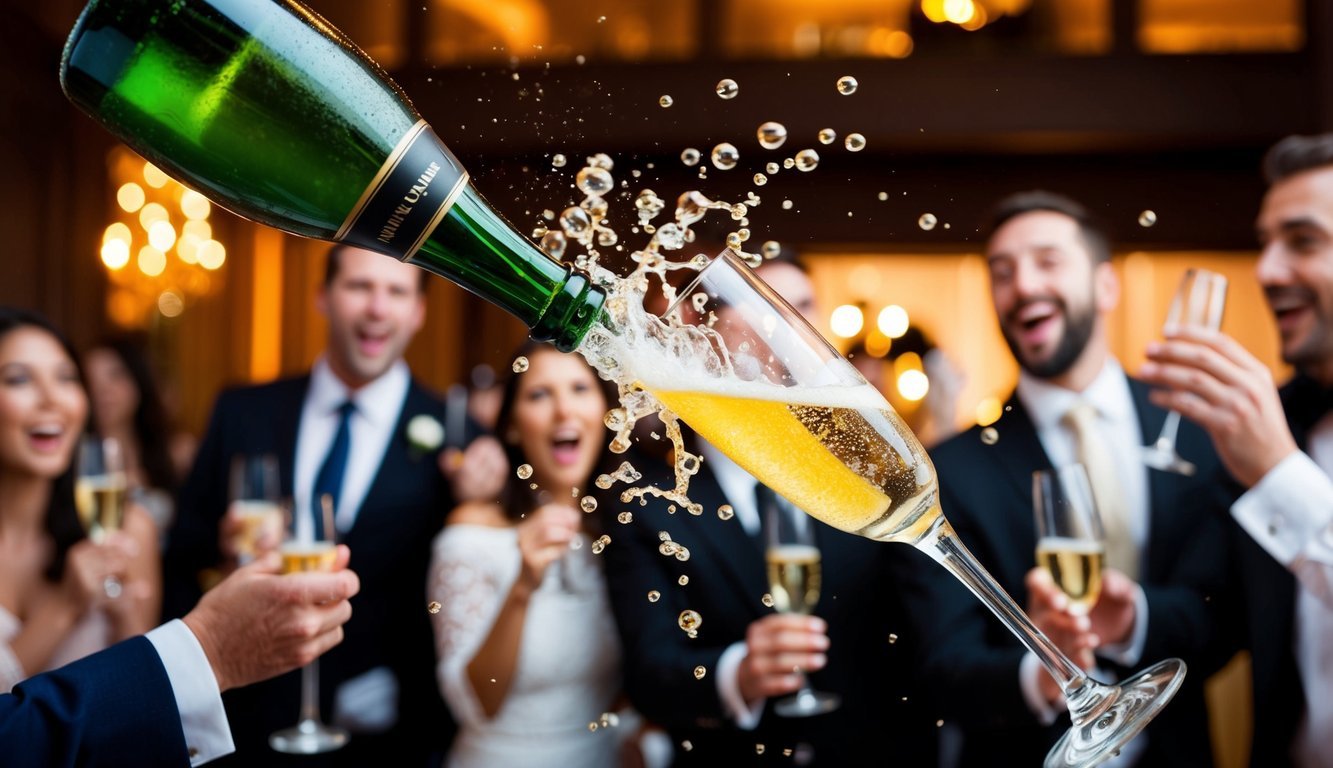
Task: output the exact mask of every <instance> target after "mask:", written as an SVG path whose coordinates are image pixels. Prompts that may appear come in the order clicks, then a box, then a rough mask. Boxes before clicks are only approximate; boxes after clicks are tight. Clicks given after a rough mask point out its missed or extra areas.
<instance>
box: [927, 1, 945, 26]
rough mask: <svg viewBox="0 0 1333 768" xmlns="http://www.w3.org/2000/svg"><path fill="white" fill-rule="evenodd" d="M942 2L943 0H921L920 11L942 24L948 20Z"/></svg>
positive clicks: (943, 2)
mask: <svg viewBox="0 0 1333 768" xmlns="http://www.w3.org/2000/svg"><path fill="white" fill-rule="evenodd" d="M944 4H945V0H921V12H922V13H924V14H925V15H926V18H927V19H930V20H931V21H933V22H935V23H936V24H943V23H944V22H946V21H948V20H949V17H948V16H946V15H945V13H944Z"/></svg>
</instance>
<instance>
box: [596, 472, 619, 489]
mask: <svg viewBox="0 0 1333 768" xmlns="http://www.w3.org/2000/svg"><path fill="white" fill-rule="evenodd" d="M615 482H616V481H615V478H613V477H611V476H610V475H598V476H597V479H596V480H594V481H593V485H596V486H597V487H598V488H601V489H602V490H604V491H605V490H606V489H607V488H610V487H611V486H612V485H613V484H614V483H615Z"/></svg>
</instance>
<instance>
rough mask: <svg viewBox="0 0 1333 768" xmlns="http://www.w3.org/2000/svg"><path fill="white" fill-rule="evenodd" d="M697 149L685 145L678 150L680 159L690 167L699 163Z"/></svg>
mask: <svg viewBox="0 0 1333 768" xmlns="http://www.w3.org/2000/svg"><path fill="white" fill-rule="evenodd" d="M699 158H700V154H699V150H697V149H695V148H694V147H686V148H685V149H682V150H681V151H680V161H681V162H682V163H684V164H686V165H688V166H690V167H693V166H696V165H698V164H699Z"/></svg>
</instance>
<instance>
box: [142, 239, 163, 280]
mask: <svg viewBox="0 0 1333 768" xmlns="http://www.w3.org/2000/svg"><path fill="white" fill-rule="evenodd" d="M166 268H167V255H166V254H165V253H163V252H161V251H159V250H158V249H156V248H154V247H153V246H151V245H145V246H144V247H142V248H140V249H139V271H140V272H142V273H144V274H145V275H147V276H149V277H157V276H158V275H160V274H162V270H164V269H166Z"/></svg>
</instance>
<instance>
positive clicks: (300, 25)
mask: <svg viewBox="0 0 1333 768" xmlns="http://www.w3.org/2000/svg"><path fill="white" fill-rule="evenodd" d="M60 82H61V85H62V86H63V88H64V90H65V93H66V95H68V96H69V98H70V99H71V100H72V101H73V102H74V103H75V104H76V105H78V106H79V107H80V108H81V109H83V110H84V111H85V112H87V113H88V114H90V115H91V116H92V117H93V118H94V119H96V120H97V121H98V122H100V123H101V124H102V125H103V126H104V127H106V128H107V129H108V130H110V131H111V132H112V133H114V134H115V135H116V136H117V137H119V138H120V139H121V140H122V141H124V142H125V143H126V144H128V145H129V146H131V147H132V148H134V149H135V151H137V152H138V153H139V154H141V155H143V156H144V157H146V158H147V159H149V160H150V161H152V162H153V163H154V164H156V165H157V166H158V167H160V168H162V169H163V170H165V171H167V172H168V173H170V174H172V175H173V176H175V177H176V178H177V179H179V180H180V181H182V182H184V183H185V184H187V185H189V186H191V187H193V188H194V189H196V190H197V191H199V192H200V193H202V194H203V195H205V196H206V197H208V198H209V199H211V200H213V201H214V202H215V203H217V204H218V205H221V206H223V207H224V208H227V209H229V210H231V211H233V212H235V213H237V214H239V215H241V216H244V217H246V218H248V219H252V220H254V221H257V222H260V223H262V224H267V225H269V226H272V227H276V228H278V229H281V230H284V231H286V232H290V233H293V234H296V235H302V236H305V237H313V238H319V239H323V240H335V241H340V242H346V243H349V244H352V245H356V246H359V247H362V248H367V249H370V250H374V251H378V252H380V253H384V254H387V255H390V256H393V257H394V258H398V259H402V260H406V261H407V262H409V263H411V264H415V265H417V266H419V267H422V268H423V269H426V270H429V271H431V272H434V273H435V274H438V275H441V276H443V277H445V278H448V279H449V280H452V281H453V282H455V283H458V284H459V285H461V286H463V287H464V288H466V289H468V290H469V291H472V292H473V293H475V294H477V295H479V296H481V297H483V298H485V299H488V300H490V301H491V302H493V303H495V304H497V305H499V306H500V307H501V308H503V309H505V310H507V311H508V312H510V313H512V314H513V315H515V316H516V317H518V318H519V319H520V320H522V321H523V322H524V323H526V324H527V326H528V327H529V328H530V329H531V331H532V336H533V337H534V338H536V339H539V340H541V341H550V342H552V343H554V344H555V345H556V346H557V347H559V348H560V349H562V350H565V351H569V350H571V349H574V348H575V347H577V346H578V344H579V342H580V340H581V339H582V338H583V335H584V334H585V333H586V332H587V330H588V329H589V328H590V327H591V326H592V324H593V323H595V322H596V321H597V319H598V317H600V316H601V312H600V309H601V305H602V303H603V301H604V300H605V293H604V292H603V291H602V290H601V289H600V288H597V287H595V286H593V285H592V284H591V283H590V282H589V280H588V279H587V277H586V276H584V275H583V274H581V273H578V272H575V271H574V270H572V269H571V268H569V267H567V266H565V265H562V264H560V263H558V262H556V261H555V260H553V259H552V258H550V257H549V256H547V255H546V254H545V253H542V252H541V251H540V250H539V249H537V248H536V247H535V246H533V244H532V243H531V242H529V241H528V240H527V239H526V238H524V237H523V236H522V235H521V234H519V233H518V232H516V231H514V229H513V228H512V227H511V226H510V225H509V224H508V223H507V222H506V221H505V220H504V219H503V218H502V217H501V216H500V214H499V213H498V212H496V211H495V210H494V209H492V208H491V207H490V206H489V205H488V204H487V203H486V201H485V200H483V199H482V197H481V195H480V194H478V192H477V190H476V189H475V188H474V187H473V186H472V184H471V183H470V181H469V179H468V174H467V171H465V170H464V169H463V167H462V165H461V164H460V163H459V162H458V159H457V158H455V157H454V156H453V154H452V153H450V151H449V149H448V148H447V147H445V145H444V144H443V142H441V141H440V140H439V139H438V138H437V137H436V136H435V132H434V131H432V130H431V128H430V126H429V125H427V124H426V122H425V121H424V120H422V119H421V116H420V115H419V114H417V111H416V110H415V109H414V108H413V107H412V105H411V103H410V102H409V101H408V99H407V97H406V95H405V94H403V92H402V91H401V90H400V89H399V88H398V86H397V85H395V84H394V83H393V82H392V81H391V80H390V79H389V77H388V76H387V75H386V74H385V73H384V72H383V71H382V70H380V68H379V67H378V66H377V65H376V64H375V63H374V62H373V61H371V60H370V58H369V57H367V56H366V55H365V54H364V53H363V52H362V51H361V50H360V49H358V48H357V47H356V46H355V45H354V44H353V43H352V42H351V41H349V40H348V39H347V38H346V37H344V36H343V35H342V34H341V33H340V32H338V30H336V29H334V28H333V27H332V26H331V25H330V24H329V23H328V22H326V21H324V19H322V18H320V17H319V16H318V15H316V14H315V13H314V12H313V11H311V10H310V9H308V8H306V7H305V6H303V5H301V4H300V3H298V2H295V1H294V0H92V2H90V3H89V4H88V6H87V7H86V8H85V9H84V10H83V13H82V15H81V16H80V17H79V21H78V23H77V24H76V25H75V27H74V30H73V32H71V33H70V37H69V40H68V42H67V43H66V45H65V52H64V56H63V58H62V60H61V66H60Z"/></svg>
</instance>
